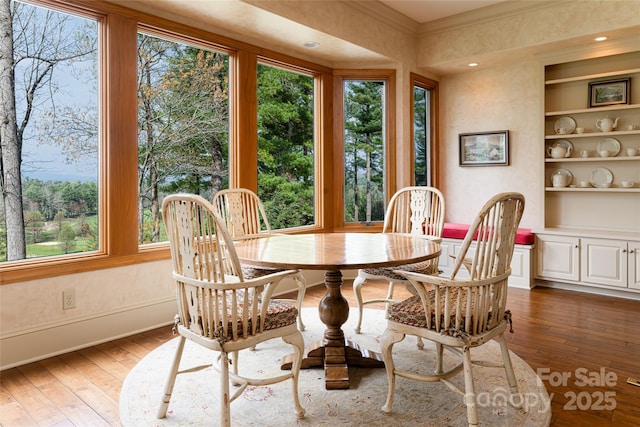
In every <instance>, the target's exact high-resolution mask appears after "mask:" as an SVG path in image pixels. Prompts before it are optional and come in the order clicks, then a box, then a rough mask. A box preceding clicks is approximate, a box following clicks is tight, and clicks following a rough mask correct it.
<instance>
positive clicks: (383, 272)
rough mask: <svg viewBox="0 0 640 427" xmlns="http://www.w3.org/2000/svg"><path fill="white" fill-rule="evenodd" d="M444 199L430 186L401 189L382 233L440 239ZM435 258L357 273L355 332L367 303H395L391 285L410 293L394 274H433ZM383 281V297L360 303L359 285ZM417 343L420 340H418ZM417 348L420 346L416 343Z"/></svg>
mask: <svg viewBox="0 0 640 427" xmlns="http://www.w3.org/2000/svg"><path fill="white" fill-rule="evenodd" d="M444 209H445V203H444V197H443V195H442V193H441V192H440V190H438V189H437V188H434V187H426V186H422V187H415V186H414V187H405V188H402V189H400V190H399V191H397V192H396V193H395V194H394V195H393V197H391V200H390V201H389V206H388V207H387V211H386V213H385V218H384V226H383V228H382V232H383V233H400V234H411V235H414V236H423V237H425V238H427V239H432V240H437V241H439V240H440V237H441V235H442V228H443V226H444ZM438 259H439V258H433V259H430V260H428V261H423V262H419V263H415V264H408V265H403V266H399V267H382V268H367V269H361V270H359V271H358V277H356V278H355V280H354V281H353V292H354V294H355V297H356V306H357V307H358V322H357V323H356V328H355V331H356V333H357V334H359V333H360V330H361V327H362V314H363V308H364V306H365V305H367V304H373V303H379V302H384V303H387V304H388V303H390V302H397V301H396V300H394V299H393V288H394V285H405V286H407V287H408V289H409V290H410V291H411V290H412V289H411V284H410V282H409V280H407V278H406V277H404V276H402V275H400V274H398V273H396V272H394V270H405V271H410V272H414V273H422V274H437V273H438ZM376 279H378V280H385V281H388V282H389V287H388V291H387V296H386V298H376V299H370V300H363V298H362V285H363V284H364V283H365V282H366V281H367V280H376ZM419 343H420V341H419ZM419 345H420V344H419Z"/></svg>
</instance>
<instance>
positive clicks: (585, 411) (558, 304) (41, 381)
mask: <svg viewBox="0 0 640 427" xmlns="http://www.w3.org/2000/svg"><path fill="white" fill-rule="evenodd" d="M363 289H364V292H365V295H368V294H375V295H378V296H383V295H384V294H385V293H386V285H385V284H383V283H370V284H367V285H365V287H363ZM343 294H344V295H345V297H346V298H347V299H348V300H349V303H350V305H352V306H353V305H354V303H353V292H352V289H351V283H350V281H349V282H348V283H345V285H344V288H343ZM323 295H324V287H322V286H317V287H312V288H310V289H308V291H307V295H306V298H305V306H309V307H317V305H318V302H319V301H320V299H321V298H322V296H323ZM508 306H509V309H510V310H511V312H512V314H513V329H514V333H513V334H507V340H508V343H509V348H510V349H511V350H512V351H513V352H514V353H516V354H518V355H519V356H520V357H522V358H523V359H524V360H525V361H527V362H528V363H529V364H530V365H531V366H532V367H533V369H534V370H538V372H539V373H540V374H541V375H543V377H544V378H546V379H545V380H544V383H545V386H546V387H547V390H548V391H549V393H550V395H551V396H552V420H551V425H552V426H558V427H560V426H572V427H574V426H581V427H582V426H599V427H600V426H639V425H640V409H639V408H640V387H637V386H633V385H630V384H627V382H626V381H627V378H628V377H634V378H638V379H640V333H638V330H639V328H640V302H637V301H629V300H623V299H617V298H608V297H600V296H593V295H588V294H582V293H575V292H568V291H561V290H554V289H547V288H537V289H534V290H532V291H526V290H520V289H510V290H509V305H508ZM381 307H382V306H380V308H381ZM171 338H172V335H171V328H170V327H169V326H167V327H163V328H160V329H155V330H152V331H149V332H145V333H142V334H138V335H134V336H131V337H128V338H124V339H119V340H116V341H112V342H109V343H105V344H102V345H98V346H95V347H91V348H87V349H84V350H79V351H74V352H71V353H68V354H64V355H61V356H58V357H53V358H50V359H46V360H42V361H40V362H36V363H31V364H28V365H24V366H21V367H18V368H13V369H9V370H6V371H3V372H1V373H0V425H2V426H4V427H13V426H20V427H22V426H92V427H93V426H109V425H110V426H118V425H120V421H119V416H118V396H119V393H120V388H121V385H122V382H123V381H124V379H125V377H126V376H127V373H128V372H129V370H130V369H131V368H132V367H133V366H134V365H135V364H136V363H137V362H138V361H139V360H140V359H142V358H143V357H144V356H145V355H146V354H147V353H149V352H150V351H151V350H153V349H154V348H156V347H158V346H159V345H161V344H163V343H164V342H166V341H168V340H170V339H171ZM167 363H169V362H167ZM158 374H159V375H165V373H164V372H162V373H158ZM603 374H604V375H603ZM563 375H564V377H565V378H566V379H565V380H564V381H563V380H562V377H563ZM584 383H588V384H590V385H587V384H584ZM336 393H339V391H336ZM372 416H375V415H374V414H372ZM390 423H391V421H390Z"/></svg>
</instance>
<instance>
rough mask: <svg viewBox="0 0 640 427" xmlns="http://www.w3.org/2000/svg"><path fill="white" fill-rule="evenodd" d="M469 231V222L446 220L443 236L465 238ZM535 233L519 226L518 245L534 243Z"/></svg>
mask: <svg viewBox="0 0 640 427" xmlns="http://www.w3.org/2000/svg"><path fill="white" fill-rule="evenodd" d="M467 231H469V224H454V223H451V222H445V223H444V228H443V229H442V237H443V238H447V239H459V240H462V239H464V236H466V235H467ZM534 241H535V235H534V234H533V232H532V231H531V229H530V228H518V231H517V233H516V245H532V244H533V242H534Z"/></svg>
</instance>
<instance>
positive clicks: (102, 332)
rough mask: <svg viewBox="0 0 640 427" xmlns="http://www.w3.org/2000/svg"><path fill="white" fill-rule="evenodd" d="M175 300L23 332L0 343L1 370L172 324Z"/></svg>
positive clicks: (128, 308) (6, 337) (3, 339)
mask: <svg viewBox="0 0 640 427" xmlns="http://www.w3.org/2000/svg"><path fill="white" fill-rule="evenodd" d="M175 313H176V302H175V299H173V298H170V299H166V300H163V301H155V302H152V303H148V304H145V305H141V306H136V307H127V308H126V309H123V310H121V311H115V312H110V313H103V314H99V315H96V316H92V317H85V318H82V319H75V320H73V321H71V322H69V323H64V324H55V325H48V326H44V327H42V328H39V329H37V330H30V331H23V332H20V333H15V334H12V335H9V336H3V337H2V340H0V370H4V369H9V368H13V367H16V366H20V365H24V364H27V363H31V362H36V361H38V360H42V359H46V358H49V357H53V356H57V355H60V354H64V353H68V352H70V351H75V350H79V349H82V348H86V347H91V346H94V345H97V344H101V343H104V342H107V341H112V340H115V339H118V338H122V337H126V336H129V335H133V334H137V333H139V332H144V331H148V330H150V329H155V328H158V327H161V326H164V325H168V324H171V323H173V317H174V316H175Z"/></svg>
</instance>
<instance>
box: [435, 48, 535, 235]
mask: <svg viewBox="0 0 640 427" xmlns="http://www.w3.org/2000/svg"><path fill="white" fill-rule="evenodd" d="M542 79H543V67H542V66H540V65H539V63H538V62H537V61H533V60H532V61H530V62H518V63H515V64H508V65H503V66H499V67H494V68H486V69H484V68H483V69H477V70H473V71H469V72H467V73H461V74H455V75H452V76H446V77H444V78H443V79H442V80H441V82H440V88H441V93H440V100H441V101H440V102H441V104H440V112H441V129H440V141H441V144H442V151H441V157H440V168H441V170H440V183H441V184H440V187H441V189H442V191H443V193H444V194H445V195H446V201H447V214H446V219H447V221H448V222H459V223H469V222H471V221H472V220H473V218H474V217H475V215H476V213H477V211H478V210H479V209H480V207H481V206H482V204H483V203H484V202H485V201H486V200H487V199H489V198H490V197H491V196H493V195H494V194H496V193H499V192H503V191H517V192H520V193H522V194H524V196H525V198H526V208H525V213H524V216H523V218H522V221H521V227H526V228H535V227H539V226H542V225H543V221H544V219H543V218H544V215H543V209H544V204H543V200H542V197H543V192H542V191H541V190H540V189H541V188H542V187H543V185H544V184H543V183H544V175H543V173H542V169H541V168H540V166H539V165H540V164H541V161H542V160H541V151H542V150H540V146H541V145H540V144H541V141H543V138H544V135H543V133H542V126H541V124H540V123H541V121H540V117H541V112H542V104H541V102H542V98H541V90H540V88H541V87H542V85H543V80H542ZM499 130H509V152H510V154H509V157H510V162H509V165H508V166H465V167H462V166H459V140H458V134H460V133H470V132H486V131H499Z"/></svg>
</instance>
